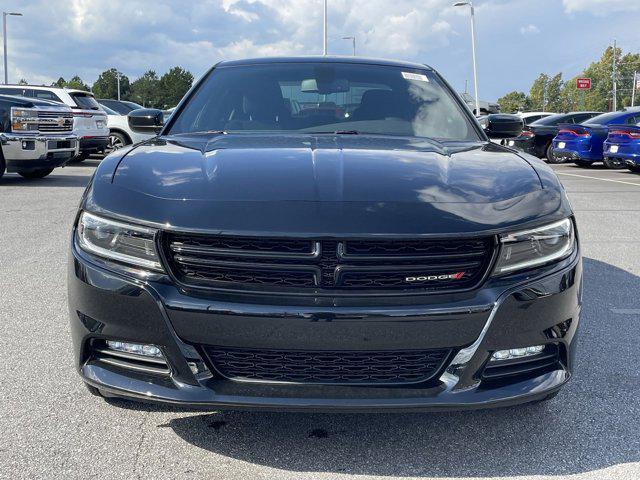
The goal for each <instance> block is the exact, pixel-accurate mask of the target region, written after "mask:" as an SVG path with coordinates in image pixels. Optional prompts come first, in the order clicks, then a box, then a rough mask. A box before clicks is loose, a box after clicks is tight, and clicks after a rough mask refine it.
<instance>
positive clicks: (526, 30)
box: [520, 23, 540, 35]
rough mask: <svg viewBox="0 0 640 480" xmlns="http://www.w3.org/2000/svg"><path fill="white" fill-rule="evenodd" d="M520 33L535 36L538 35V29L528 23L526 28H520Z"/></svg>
mask: <svg viewBox="0 0 640 480" xmlns="http://www.w3.org/2000/svg"><path fill="white" fill-rule="evenodd" d="M520 33H521V34H522V35H536V34H538V33H540V29H539V28H538V27H536V26H535V25H533V24H532V23H530V24H529V25H527V26H526V27H520Z"/></svg>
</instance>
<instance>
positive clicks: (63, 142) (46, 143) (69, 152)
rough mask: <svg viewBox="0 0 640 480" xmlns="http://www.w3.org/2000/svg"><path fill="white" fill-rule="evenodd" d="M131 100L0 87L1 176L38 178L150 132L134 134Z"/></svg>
mask: <svg viewBox="0 0 640 480" xmlns="http://www.w3.org/2000/svg"><path fill="white" fill-rule="evenodd" d="M141 108H142V106H141V105H138V104H137V103H134V102H129V101H120V100H111V99H100V100H99V101H98V100H96V99H95V98H94V95H93V94H92V93H91V92H85V91H83V90H75V89H67V88H58V87H46V86H35V85H4V86H2V87H0V120H1V121H2V128H1V129H0V177H2V176H3V175H4V173H5V171H9V172H16V173H18V174H20V175H22V176H23V177H26V178H43V177H45V176H47V175H49V174H50V173H51V172H52V171H53V169H54V168H56V167H61V166H64V165H65V164H67V163H70V162H81V161H83V160H85V159H86V158H88V157H89V155H91V154H92V153H105V154H108V153H110V152H112V151H114V150H117V149H118V148H122V147H124V146H126V145H130V144H133V143H138V142H141V141H144V140H147V139H149V138H151V137H153V136H154V133H153V132H142V133H141V132H135V131H134V130H133V129H132V128H131V127H130V126H129V122H128V119H127V116H126V115H127V114H128V113H130V112H132V111H134V110H136V109H141Z"/></svg>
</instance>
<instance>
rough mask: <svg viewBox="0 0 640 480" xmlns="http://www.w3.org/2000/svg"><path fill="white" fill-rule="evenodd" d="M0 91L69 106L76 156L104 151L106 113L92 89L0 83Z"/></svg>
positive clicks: (106, 136)
mask: <svg viewBox="0 0 640 480" xmlns="http://www.w3.org/2000/svg"><path fill="white" fill-rule="evenodd" d="M0 94H6V95H19V96H21V97H26V98H33V99H40V100H51V101H53V102H58V103H63V104H65V105H67V106H69V107H70V108H71V110H72V112H73V133H74V135H76V136H77V137H78V140H79V142H80V147H79V155H78V156H77V158H76V160H84V159H85V158H87V157H88V156H89V155H90V154H92V153H97V152H103V151H104V150H105V149H106V148H107V144H108V143H109V128H108V127H107V115H106V114H105V112H104V111H103V110H102V109H101V108H100V105H99V104H98V102H97V101H96V99H95V98H94V96H93V93H91V92H85V91H84V90H74V89H70V88H58V87H45V86H36V85H2V86H0Z"/></svg>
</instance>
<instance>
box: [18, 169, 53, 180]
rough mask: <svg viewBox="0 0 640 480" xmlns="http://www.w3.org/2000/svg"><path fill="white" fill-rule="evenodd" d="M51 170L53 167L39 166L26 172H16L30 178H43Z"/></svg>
mask: <svg viewBox="0 0 640 480" xmlns="http://www.w3.org/2000/svg"><path fill="white" fill-rule="evenodd" d="M51 172H53V168H39V169H38V170H29V171H28V172H18V175H20V176H22V177H24V178H28V179H30V180H31V179H36V178H44V177H46V176H47V175H49V174H50V173H51Z"/></svg>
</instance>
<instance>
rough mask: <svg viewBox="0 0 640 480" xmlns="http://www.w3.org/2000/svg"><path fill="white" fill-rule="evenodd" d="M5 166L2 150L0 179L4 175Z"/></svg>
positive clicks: (0, 151) (0, 155) (0, 152)
mask: <svg viewBox="0 0 640 480" xmlns="http://www.w3.org/2000/svg"><path fill="white" fill-rule="evenodd" d="M6 167H7V166H6V164H5V161H4V155H3V154H2V150H1V149H0V178H2V176H3V175H4V171H5V169H6Z"/></svg>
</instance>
